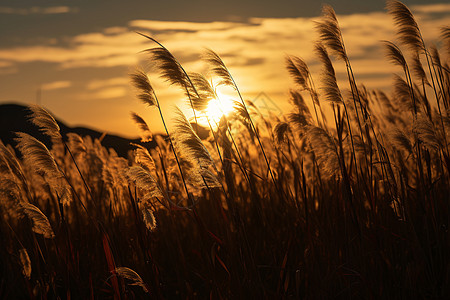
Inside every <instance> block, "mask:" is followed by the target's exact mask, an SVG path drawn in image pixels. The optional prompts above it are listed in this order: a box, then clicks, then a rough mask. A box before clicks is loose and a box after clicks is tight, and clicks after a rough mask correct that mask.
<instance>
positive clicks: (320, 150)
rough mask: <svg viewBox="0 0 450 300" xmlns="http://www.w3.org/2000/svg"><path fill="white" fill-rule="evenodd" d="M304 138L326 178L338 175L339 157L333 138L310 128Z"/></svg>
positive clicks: (313, 127)
mask: <svg viewBox="0 0 450 300" xmlns="http://www.w3.org/2000/svg"><path fill="white" fill-rule="evenodd" d="M306 136H307V138H308V142H309V143H310V145H311V148H312V149H313V151H314V153H315V154H316V157H317V161H318V163H319V165H320V166H321V167H322V169H323V171H324V174H326V175H327V176H329V177H331V176H335V175H339V171H340V166H339V156H338V152H337V148H336V144H335V142H334V140H333V138H332V137H331V136H330V135H329V134H328V133H327V132H326V131H325V130H323V129H322V128H320V127H316V126H311V127H310V128H309V129H308V130H307V132H306Z"/></svg>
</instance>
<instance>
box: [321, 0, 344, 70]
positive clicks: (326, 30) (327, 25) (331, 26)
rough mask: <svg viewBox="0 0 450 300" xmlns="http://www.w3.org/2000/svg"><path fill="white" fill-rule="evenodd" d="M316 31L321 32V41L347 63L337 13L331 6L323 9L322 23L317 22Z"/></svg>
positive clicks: (325, 6)
mask: <svg viewBox="0 0 450 300" xmlns="http://www.w3.org/2000/svg"><path fill="white" fill-rule="evenodd" d="M316 29H317V31H318V32H319V36H320V41H321V42H322V43H323V44H325V45H326V46H327V47H328V48H330V50H331V51H332V52H333V53H334V54H335V55H336V56H337V57H339V58H341V59H342V60H344V61H347V54H346V53H345V48H344V44H343V42H342V33H341V29H340V28H339V24H338V21H337V18H336V13H335V12H334V10H333V8H332V7H331V6H329V5H324V6H323V8H322V21H320V22H316Z"/></svg>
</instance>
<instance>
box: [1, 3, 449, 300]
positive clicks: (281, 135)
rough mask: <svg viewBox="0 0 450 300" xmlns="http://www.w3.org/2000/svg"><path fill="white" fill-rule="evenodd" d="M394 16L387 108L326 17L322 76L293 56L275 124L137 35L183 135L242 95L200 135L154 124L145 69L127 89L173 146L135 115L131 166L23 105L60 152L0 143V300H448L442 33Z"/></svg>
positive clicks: (391, 6) (222, 77) (399, 8)
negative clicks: (213, 105) (138, 141)
mask: <svg viewBox="0 0 450 300" xmlns="http://www.w3.org/2000/svg"><path fill="white" fill-rule="evenodd" d="M387 9H388V12H389V13H390V14H391V15H392V16H393V18H394V21H395V24H396V26H397V30H398V35H399V43H398V44H395V43H393V42H387V41H386V42H383V43H384V45H385V48H386V57H387V59H388V60H390V61H391V62H392V63H393V64H394V65H395V66H398V67H399V68H398V75H396V77H395V80H394V83H393V88H392V91H393V93H392V96H389V95H387V94H385V93H383V92H381V91H369V90H367V89H366V88H365V87H364V86H363V85H362V84H361V83H359V82H358V81H357V78H356V76H355V75H354V71H353V68H352V65H351V61H350V59H349V57H348V53H347V49H346V48H345V43H344V38H343V36H342V33H341V31H340V28H339V23H338V19H337V17H336V14H335V13H334V11H333V9H332V8H331V7H329V6H325V7H324V10H323V17H322V19H321V20H320V21H318V22H317V24H316V27H317V30H318V33H319V40H318V41H317V44H316V47H315V51H316V54H317V59H318V61H319V62H320V63H321V64H322V72H321V74H320V80H319V81H318V82H314V78H313V76H312V74H311V73H310V71H309V68H308V65H307V62H305V61H304V60H303V59H301V58H299V57H295V56H289V57H288V58H287V59H286V62H287V68H288V71H289V73H290V75H291V77H292V78H293V81H294V82H295V83H296V85H295V87H294V88H293V89H292V90H291V92H290V101H291V103H292V110H291V112H290V113H289V114H286V115H284V116H281V117H280V116H278V117H277V116H270V117H265V116H263V115H262V114H261V113H259V111H258V110H257V108H256V107H255V106H254V105H253V104H252V103H249V102H247V103H246V102H245V101H244V100H243V96H242V95H241V92H240V90H239V88H238V84H237V82H236V81H235V80H234V78H233V77H232V70H229V69H228V68H227V67H226V64H225V62H224V61H223V60H222V59H221V58H220V56H219V55H218V54H216V53H214V52H212V51H210V50H208V52H207V54H206V55H205V63H206V64H207V65H208V66H209V68H210V70H211V74H212V75H213V78H212V80H211V81H210V80H209V79H206V78H205V77H204V76H203V75H201V74H196V73H189V72H186V71H185V69H184V68H183V67H182V66H181V64H180V62H179V61H178V60H177V59H176V58H175V57H174V56H173V55H172V54H171V53H170V51H169V49H167V48H165V47H164V46H163V45H161V44H160V43H159V42H158V41H156V40H155V39H153V38H151V37H148V36H145V35H144V37H146V38H148V39H149V42H150V43H152V44H153V45H155V47H154V48H150V49H148V50H146V53H147V54H148V60H149V62H151V63H154V64H156V65H157V66H158V67H159V70H160V72H161V76H162V77H163V78H165V79H166V80H167V81H168V82H169V83H170V84H172V85H176V86H179V87H180V88H181V90H182V91H183V92H184V93H185V95H186V98H187V100H188V103H189V104H190V105H191V108H192V110H193V112H194V119H193V120H192V121H193V123H194V125H195V123H196V122H197V119H198V118H200V117H202V116H203V115H204V114H205V110H206V108H207V106H208V105H207V104H208V102H209V101H211V100H212V99H215V98H216V99H218V100H219V101H220V99H219V98H218V95H217V93H216V90H217V89H220V88H221V87H222V86H228V87H231V88H232V89H234V90H235V92H236V95H235V97H236V101H235V105H236V107H235V111H234V112H233V113H232V114H230V115H227V116H223V117H222V119H221V120H220V122H219V124H212V123H213V122H214V121H213V120H208V121H209V122H210V125H211V126H210V129H211V132H210V136H209V137H208V138H207V139H206V140H201V139H200V138H199V137H198V134H197V131H196V130H197V128H198V127H197V126H193V125H191V124H190V121H189V120H188V119H187V118H186V117H185V115H184V114H183V112H182V111H181V110H179V109H177V112H176V116H175V119H174V120H173V121H172V122H168V121H167V120H165V119H164V116H163V114H162V110H161V105H162V104H161V103H160V101H159V100H158V97H157V91H155V90H154V89H153V87H152V85H151V82H150V77H151V76H153V75H152V74H150V75H151V76H149V74H147V73H146V72H145V71H143V70H137V71H136V72H134V73H133V74H132V75H131V80H132V83H133V85H134V86H135V87H136V90H137V94H138V98H139V99H140V100H141V101H142V102H143V103H145V104H147V105H148V106H149V107H148V108H146V109H157V110H158V111H159V112H160V116H161V118H162V120H163V122H164V126H165V130H166V138H165V137H163V136H160V135H152V133H151V131H150V128H149V126H148V125H147V123H146V121H145V120H144V119H143V118H142V117H140V116H139V115H138V114H136V113H132V118H133V120H134V121H135V122H136V123H137V125H138V126H139V128H140V129H141V132H142V139H143V141H146V140H149V139H152V138H154V139H155V140H156V142H157V147H156V148H154V149H146V148H145V147H143V146H141V145H135V147H136V150H135V151H134V152H133V153H130V154H129V157H128V158H122V157H118V155H117V154H116V153H115V152H114V151H113V150H111V149H109V150H108V149H105V148H104V147H103V146H102V145H101V141H100V140H92V139H91V138H89V137H80V136H78V135H76V134H69V135H68V137H67V138H66V137H64V138H62V137H61V135H60V133H59V127H58V126H57V124H56V122H55V121H54V119H53V117H52V116H51V115H50V114H49V113H48V112H47V111H45V110H44V109H43V108H40V107H35V106H33V107H30V110H31V115H30V118H31V121H32V122H33V123H34V124H35V125H36V126H38V127H39V128H40V129H41V130H42V132H43V133H45V134H47V135H49V136H50V137H51V138H52V141H53V146H52V148H51V149H47V147H46V146H45V145H44V144H42V143H41V142H39V141H38V140H37V139H35V138H33V137H31V136H29V135H27V134H25V133H17V135H18V138H17V141H18V146H17V149H18V150H19V153H20V158H19V157H18V156H16V153H15V151H14V149H12V148H11V147H10V146H5V145H4V144H3V143H0V181H1V185H0V195H1V205H0V213H1V214H2V218H1V220H0V238H1V245H2V247H0V251H1V253H0V254H1V255H0V261H1V264H0V266H1V269H0V270H1V272H2V273H1V275H2V276H1V277H0V278H1V279H0V297H2V298H26V297H29V298H45V299H46V298H56V297H60V298H69V297H70V298H75V299H80V298H81V299H86V298H90V299H95V298H114V299H122V298H124V299H129V298H131V299H133V298H152V299H153V298H154V299H166V298H199V299H204V298H211V299H260V298H265V299H279V298H313V299H315V298H344V299H348V298H358V299H360V298H368V299H372V298H377V299H379V298H382V299H389V298H402V299H410V298H435V299H441V298H442V299H443V298H448V297H450V275H449V274H450V273H449V271H450V261H449V260H450V257H449V253H450V244H449V243H450V236H449V226H450V224H449V216H450V215H449V209H450V206H449V200H450V199H449V196H448V195H449V194H450V185H449V182H450V178H449V171H450V157H449V154H450V153H449V145H448V142H447V141H448V138H449V136H448V135H449V132H450V118H449V117H450V116H449V110H448V109H449V101H450V72H449V70H450V68H449V66H448V59H449V54H450V52H449V50H450V47H448V45H450V34H449V32H450V31H449V28H448V27H447V28H444V29H443V30H442V32H443V34H442V38H443V43H442V46H443V47H442V49H441V50H440V51H439V50H438V49H437V48H436V47H435V46H428V45H426V44H425V43H424V41H423V37H422V35H421V32H420V29H419V25H418V24H417V23H416V21H415V20H414V16H413V14H412V13H411V12H410V11H409V9H408V8H407V7H406V6H404V5H403V4H402V3H400V2H398V1H389V2H388V5H387ZM406 49H407V50H408V52H405V53H408V55H407V56H405V55H404V54H403V53H404V52H403V50H406ZM340 68H344V70H345V72H346V74H347V75H348V76H347V82H345V83H342V82H339V83H338V82H337V80H336V75H335V69H340ZM214 83H217V84H214ZM344 84H345V85H347V84H348V85H347V86H344ZM310 107H311V108H313V113H311V111H310ZM327 107H328V108H327ZM325 108H327V109H328V110H329V111H330V112H331V114H326V113H325V112H324V109H325ZM170 125H171V126H170ZM213 125H214V126H213Z"/></svg>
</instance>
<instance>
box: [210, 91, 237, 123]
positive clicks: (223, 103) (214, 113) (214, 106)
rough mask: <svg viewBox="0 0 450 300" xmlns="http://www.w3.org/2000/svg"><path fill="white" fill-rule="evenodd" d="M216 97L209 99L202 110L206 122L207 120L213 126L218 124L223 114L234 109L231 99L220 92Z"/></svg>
mask: <svg viewBox="0 0 450 300" xmlns="http://www.w3.org/2000/svg"><path fill="white" fill-rule="evenodd" d="M217 98H218V99H212V100H210V101H209V103H208V106H207V107H206V109H205V111H204V114H205V118H206V119H207V120H206V122H208V120H209V122H210V123H211V125H212V126H214V127H216V126H217V124H219V122H220V119H222V117H223V116H227V115H229V114H230V113H231V112H232V111H233V110H234V102H233V100H231V99H230V98H228V97H227V96H223V95H220V94H219V95H218V97H217Z"/></svg>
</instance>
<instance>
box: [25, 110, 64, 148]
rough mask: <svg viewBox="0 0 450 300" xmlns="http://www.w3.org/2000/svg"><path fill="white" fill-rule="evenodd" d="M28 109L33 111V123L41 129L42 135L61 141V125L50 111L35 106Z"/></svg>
mask: <svg viewBox="0 0 450 300" xmlns="http://www.w3.org/2000/svg"><path fill="white" fill-rule="evenodd" d="M28 108H29V110H30V111H31V115H30V120H31V122H32V123H33V124H34V125H36V126H37V127H39V130H40V131H41V132H42V133H44V134H45V135H48V136H49V137H51V138H52V139H55V140H60V139H61V133H60V132H59V130H60V129H59V125H58V123H56V120H55V119H54V118H53V117H52V115H50V113H49V112H48V111H46V110H45V109H44V108H43V107H41V106H39V105H34V104H32V105H30V106H28Z"/></svg>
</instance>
